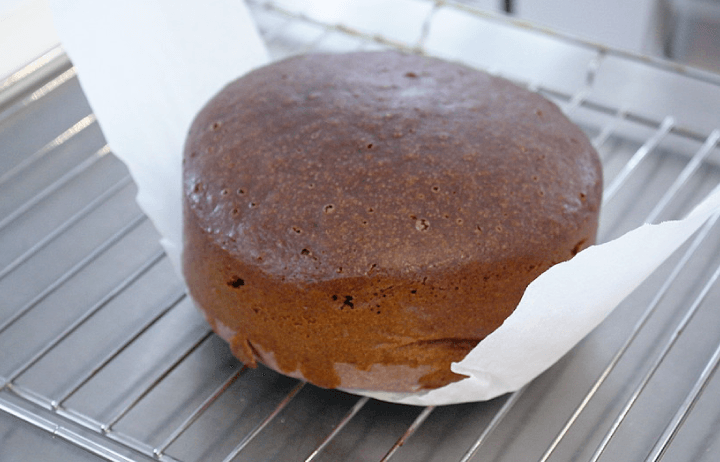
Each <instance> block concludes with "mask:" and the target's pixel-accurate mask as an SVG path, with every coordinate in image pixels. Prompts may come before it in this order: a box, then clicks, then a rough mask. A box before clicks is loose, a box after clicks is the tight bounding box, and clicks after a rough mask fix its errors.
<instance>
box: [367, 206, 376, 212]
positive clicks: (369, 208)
mask: <svg viewBox="0 0 720 462" xmlns="http://www.w3.org/2000/svg"><path fill="white" fill-rule="evenodd" d="M367 211H368V213H373V212H374V211H375V209H374V208H372V207H368V209H367Z"/></svg>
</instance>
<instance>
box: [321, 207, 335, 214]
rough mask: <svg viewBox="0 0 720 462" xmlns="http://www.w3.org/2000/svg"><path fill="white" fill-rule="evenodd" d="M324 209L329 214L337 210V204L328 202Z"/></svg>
mask: <svg viewBox="0 0 720 462" xmlns="http://www.w3.org/2000/svg"><path fill="white" fill-rule="evenodd" d="M323 211H324V212H325V213H327V214H328V215H329V214H331V213H333V212H334V211H335V206H334V205H333V204H328V205H326V206H325V207H324V208H323Z"/></svg>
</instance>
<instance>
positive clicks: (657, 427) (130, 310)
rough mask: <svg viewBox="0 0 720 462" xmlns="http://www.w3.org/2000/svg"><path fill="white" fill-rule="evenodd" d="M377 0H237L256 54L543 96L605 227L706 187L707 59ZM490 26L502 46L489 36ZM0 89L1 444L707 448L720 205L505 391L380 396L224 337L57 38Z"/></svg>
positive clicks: (577, 454)
mask: <svg viewBox="0 0 720 462" xmlns="http://www.w3.org/2000/svg"><path fill="white" fill-rule="evenodd" d="M298 5H300V6H298ZM394 5H396V6H397V5H399V6H397V7H398V8H402V9H403V12H405V13H407V14H406V15H404V19H405V20H406V21H405V22H404V23H403V24H405V25H403V26H402V27H399V26H398V27H395V25H397V23H398V21H397V20H395V21H394V22H393V23H392V24H390V25H389V26H388V24H386V22H383V21H381V20H380V19H381V18H379V16H377V15H376V16H375V17H373V21H375V22H373V21H360V20H358V21H356V22H353V20H354V19H352V18H354V17H352V18H351V19H349V20H348V19H347V18H345V19H342V20H340V21H335V20H333V19H332V18H330V19H328V18H329V17H328V16H327V14H321V13H322V12H318V11H316V10H314V9H313V8H311V7H310V6H308V5H306V4H304V3H303V4H298V3H297V2H295V3H293V7H290V6H286V5H283V4H282V2H279V1H278V2H266V3H256V2H250V3H249V6H250V8H251V12H252V14H253V16H254V17H255V19H256V21H257V24H258V28H259V30H260V32H261V34H262V36H263V38H264V39H265V41H266V43H267V44H268V47H269V50H270V52H271V55H272V57H273V59H280V58H282V57H285V56H288V55H292V54H297V53H306V52H312V51H326V50H327V51H345V50H347V51H350V50H358V49H375V48H398V49H402V50H405V51H408V52H413V53H423V54H430V55H437V56H442V57H447V58H451V59H456V60H460V61H464V62H467V63H469V64H470V65H474V66H476V67H481V68H484V69H485V70H487V71H489V72H492V73H495V74H498V75H503V76H505V77H508V78H510V79H512V80H515V81H517V82H519V83H520V84H522V85H525V86H527V87H528V88H530V89H531V90H533V91H537V92H539V93H541V94H543V95H544V96H546V97H548V98H550V99H552V100H554V101H555V102H556V103H557V104H558V105H559V106H560V107H561V108H563V109H564V110H565V112H566V113H567V114H568V115H569V116H570V117H571V118H572V119H573V120H574V121H575V122H576V123H578V124H579V125H580V126H581V127H582V128H583V129H584V130H585V131H586V133H587V134H588V136H589V137H590V138H591V140H592V141H593V143H594V144H595V146H596V147H597V148H598V150H599V152H600V154H601V156H602V159H603V163H604V169H605V176H606V185H605V191H606V192H605V197H604V206H603V207H604V208H603V215H602V217H601V222H602V226H601V230H600V240H601V241H607V240H610V239H612V238H614V237H617V236H619V235H621V234H622V233H624V232H626V231H628V230H629V229H632V228H634V227H636V226H639V225H640V224H642V223H644V222H657V221H660V220H665V219H673V218H678V217H682V216H683V215H684V214H685V213H687V212H688V211H689V210H690V209H691V208H692V206H693V205H694V204H696V203H697V202H699V200H701V199H702V198H703V197H704V196H705V195H706V194H707V193H708V192H709V191H711V190H712V189H713V188H715V187H716V186H717V185H718V183H720V167H719V164H718V161H719V160H720V158H719V156H720V152H719V151H720V149H719V147H718V142H719V140H720V129H719V128H720V116H718V115H717V114H713V113H712V111H709V110H708V109H707V105H708V104H712V103H713V102H716V101H717V102H720V78H719V77H718V76H716V75H714V74H710V73H705V72H702V71H698V70H694V69H691V68H684V67H679V66H676V65H673V64H670V63H667V62H664V61H660V60H653V59H648V58H646V57H642V56H636V55H633V54H631V53H626V52H620V51H616V50H608V49H606V48H604V47H601V46H597V45H593V44H589V43H585V42H582V41H580V40H576V39H572V38H567V37H562V36H559V35H558V34H554V33H552V32H548V31H541V30H536V29H533V28H531V27H528V26H527V25H521V24H518V23H514V22H511V21H508V20H506V19H503V18H500V17H496V16H493V15H489V14H487V13H484V12H481V11H478V10H475V9H473V8H472V7H471V6H468V4H467V3H462V4H461V3H452V2H444V1H437V2H424V1H411V0H406V1H400V2H398V3H397V4H394ZM383 14H384V13H383ZM448 31H453V34H451V35H448ZM487 34H495V35H497V36H498V37H500V38H501V39H502V40H503V41H504V42H503V43H500V44H498V43H496V44H491V45H488V46H490V47H491V48H492V47H494V48H498V47H499V48H501V51H500V52H502V53H503V54H507V53H508V49H509V50H510V55H511V56H512V52H515V53H516V54H517V56H516V59H514V60H506V59H505V58H502V59H501V57H498V55H497V53H500V52H497V53H495V52H494V51H492V50H491V49H488V48H483V46H484V45H483V43H484V42H483V41H481V40H478V38H479V37H487V36H488V35H487ZM461 39H462V40H461ZM501 45H502V46H501ZM527 46H530V47H540V49H541V51H544V52H545V53H546V55H545V57H544V58H543V59H545V61H544V62H543V59H540V60H535V61H533V59H532V58H531V57H528V56H529V55H527V52H526V50H524V48H525V47H527ZM503 47H504V48H503ZM494 48H493V49H494ZM506 48H507V49H506ZM536 51H537V49H531V50H530V52H531V54H536ZM523 53H525V54H523ZM553 57H554V58H553ZM525 58H527V59H525ZM551 58H553V59H555V60H556V61H557V60H558V59H559V60H560V61H561V63H562V66H560V67H561V68H560V69H555V68H554V67H556V66H555V64H553V65H552V66H551V65H549V64H548V63H555V62H556V61H553V60H552V59H551ZM536 61H537V62H536ZM533 66H535V67H533ZM548 67H550V68H552V69H549V70H548ZM618 82H621V83H623V85H622V86H620V87H618V86H617V83H618ZM633 82H641V83H642V86H641V87H639V86H638V85H635V84H634V83H633ZM626 87H630V89H631V90H632V91H631V92H630V93H628V92H625V88H626ZM645 87H647V88H645ZM0 89H2V92H0V140H2V143H0V190H2V191H3V194H2V196H0V249H1V251H0V300H2V303H1V304H0V411H2V412H0V459H2V460H6V459H7V460H15V458H16V459H18V460H20V459H23V460H29V458H32V457H31V456H32V454H40V453H42V454H53V455H54V457H55V458H56V459H62V458H66V459H68V460H70V459H72V460H110V461H151V460H156V461H157V460H160V461H183V462H185V461H188V462H189V461H209V460H218V461H226V462H230V461H242V460H248V461H258V460H283V461H290V460H305V461H311V460H312V461H322V460H328V461H336V460H357V461H378V460H382V461H402V460H411V461H448V460H459V461H462V462H468V461H472V460H493V461H501V460H502V461H505V460H508V461H510V460H513V461H514V460H541V461H549V460H563V461H564V460H592V461H596V460H648V461H650V460H652V461H656V460H698V461H701V460H708V461H709V460H717V458H718V456H720V439H719V438H718V436H717V435H718V434H720V432H718V427H720V400H719V399H718V398H717V396H720V395H718V391H719V390H718V387H720V381H719V380H718V379H717V378H716V374H715V372H716V370H717V366H718V362H719V361H720V330H718V329H717V328H716V327H715V326H718V325H720V310H718V309H717V305H718V302H720V287H718V282H717V280H718V278H719V277H720V266H719V265H720V248H719V247H720V229H718V226H717V218H718V217H717V216H715V217H713V219H712V220H711V221H709V222H708V223H707V224H706V225H705V226H704V227H703V228H702V229H701V230H700V231H698V233H697V234H696V235H695V236H694V237H693V239H692V240H691V242H689V243H687V245H685V246H683V247H682V248H681V249H680V250H679V251H678V252H677V253H676V254H675V255H673V256H672V257H671V258H670V259H669V261H668V262H667V263H666V264H664V265H663V266H662V267H661V268H659V269H658V271H656V272H655V273H654V274H653V275H652V276H651V277H650V278H649V279H648V281H647V282H646V283H644V284H643V285H642V286H641V287H640V288H638V290H637V291H635V292H634V293H633V294H632V295H631V296H630V297H629V298H628V299H627V300H626V301H625V302H623V303H622V304H621V305H620V306H619V307H618V308H617V309H616V310H615V312H613V314H612V315H611V316H610V317H609V318H608V319H607V320H606V322H604V323H603V324H602V325H601V326H600V327H598V329H596V330H595V331H594V332H593V333H591V335H589V336H588V337H587V338H586V339H585V340H583V341H582V342H581V343H580V344H579V345H578V346H577V347H576V348H575V349H573V350H572V351H571V352H570V353H569V354H568V355H566V356H565V357H564V358H562V359H561V360H560V361H559V362H558V363H557V364H556V365H555V366H553V367H552V368H551V369H550V370H548V371H547V372H546V373H544V374H542V375H541V376H540V377H538V378H537V379H536V380H535V381H533V382H532V383H530V384H529V385H527V386H526V387H524V388H523V389H521V390H520V391H517V392H515V393H511V394H509V395H507V396H503V397H500V398H497V399H494V400H491V401H488V402H484V403H471V404H463V405H453V406H440V407H427V408H419V407H413V406H403V405H397V404H390V403H383V402H380V401H376V400H372V399H368V398H364V397H357V396H353V395H349V394H345V393H342V392H339V391H333V390H323V389H319V388H317V387H314V386H312V385H309V384H304V383H302V382H298V381H296V380H294V379H290V378H287V377H284V376H281V375H278V374H276V373H274V372H272V371H270V370H268V369H266V368H264V367H262V366H261V367H259V368H258V369H248V368H246V367H244V366H243V365H242V364H241V363H239V362H238V361H237V360H236V359H235V358H233V357H232V355H231V354H230V352H229V350H228V348H227V346H226V345H225V344H224V343H223V342H222V341H221V340H219V339H218V337H217V336H215V335H214V334H212V332H211V331H210V330H209V328H208V326H207V325H206V323H205V322H204V321H203V319H202V318H201V316H200V315H199V314H198V312H197V311H196V310H195V309H194V307H193V306H192V304H191V302H190V301H189V300H188V298H187V297H186V296H185V292H184V288H183V286H182V283H181V281H179V280H178V278H177V277H176V275H175V273H174V272H173V270H172V268H171V267H170V264H169V263H168V262H167V259H166V258H165V256H164V254H163V253H162V250H161V248H160V246H159V244H158V236H157V234H156V232H155V230H154V229H153V228H152V226H151V224H150V223H149V221H148V220H147V219H146V217H145V216H144V215H143V214H142V213H141V212H140V210H139V209H138V208H137V206H136V204H135V202H134V200H133V198H134V194H135V186H134V184H133V183H132V180H131V178H130V177H129V175H128V172H127V170H126V169H125V166H124V165H123V164H122V163H121V162H119V161H118V160H117V159H116V158H115V157H114V156H113V155H112V153H111V152H110V149H109V148H108V147H107V146H106V145H105V141H104V139H103V137H102V133H101V132H100V130H99V128H98V126H97V121H96V120H95V118H94V116H93V114H92V112H91V110H90V108H89V107H88V105H87V103H86V102H85V99H84V97H83V95H82V90H81V89H80V87H79V85H78V82H77V79H76V75H75V70H74V68H73V67H72V64H71V63H70V62H69V61H68V60H67V58H66V57H65V56H64V54H63V53H62V50H59V49H57V50H52V51H51V52H49V53H48V54H47V55H45V56H43V57H41V58H39V59H38V60H37V61H36V62H35V63H32V64H31V65H30V66H28V68H26V69H24V70H22V71H20V72H19V73H18V74H16V75H14V76H12V77H11V78H10V79H8V80H6V82H4V83H3V84H2V86H0ZM666 94H671V95H674V96H675V97H674V98H664V97H663V95H666ZM648 95H653V98H652V99H649V97H648ZM661 103H662V104H661ZM715 107H718V106H715ZM38 451H40V452H38ZM42 451H46V452H44V453H43V452H42Z"/></svg>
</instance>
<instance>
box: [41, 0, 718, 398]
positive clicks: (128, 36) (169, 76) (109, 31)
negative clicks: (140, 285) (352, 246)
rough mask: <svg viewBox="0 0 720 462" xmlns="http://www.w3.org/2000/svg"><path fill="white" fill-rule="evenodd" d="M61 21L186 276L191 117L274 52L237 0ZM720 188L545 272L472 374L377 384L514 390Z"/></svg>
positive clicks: (145, 7) (477, 394)
mask: <svg viewBox="0 0 720 462" xmlns="http://www.w3.org/2000/svg"><path fill="white" fill-rule="evenodd" d="M51 5H52V9H53V15H54V20H55V26H56V28H57V31H58V34H59V36H60V39H61V41H62V44H63V46H64V48H65V50H66V52H67V53H68V55H69V56H70V58H71V60H72V61H73V63H74V64H75V66H76V68H77V71H78V77H79V79H80V83H81V85H82V87H83V90H84V92H85V94H86V96H87V98H88V100H89V102H90V105H91V106H92V108H93V111H94V113H95V114H96V116H97V117H98V121H99V123H100V126H101V128H102V131H103V133H104V135H105V138H106V139H107V141H108V144H109V146H110V148H111V149H112V151H113V152H114V153H115V154H116V155H117V156H118V157H119V158H120V159H122V160H123V161H124V162H125V163H126V164H127V166H128V168H129V169H130V172H131V174H132V176H133V178H134V179H135V182H136V183H137V185H138V188H139V193H138V203H139V204H140V206H141V207H142V208H143V210H144V211H145V213H147V214H148V216H149V217H150V218H151V220H152V221H153V223H154V224H155V226H156V228H157V229H158V231H159V232H160V234H161V235H162V243H163V246H164V247H165V249H166V251H167V253H168V255H169V257H170V258H171V259H172V261H173V263H174V265H175V268H176V269H177V270H178V274H180V271H179V269H180V253H181V250H182V216H181V213H182V191H181V176H182V175H181V168H182V148H183V143H184V141H185V136H186V133H187V130H188V128H189V126H190V123H191V121H192V119H193V117H194V116H195V114H196V113H197V111H199V109H200V108H201V107H202V105H203V104H204V103H205V102H206V101H207V100H208V99H209V98H210V97H211V96H212V95H213V94H215V93H216V92H217V91H218V90H219V89H220V88H221V87H222V86H223V85H224V84H225V83H227V82H229V81H231V80H233V79H234V78H236V77H238V76H240V75H242V74H244V73H246V72H247V71H248V70H250V69H252V68H255V67H257V66H259V65H262V64H264V63H266V62H267V54H266V51H265V49H264V46H263V44H262V42H261V40H260V38H259V35H258V34H257V31H256V29H255V27H254V24H253V22H252V19H251V17H250V15H249V13H248V11H247V9H246V8H245V6H244V4H243V3H242V2H241V1H238V0H232V1H228V0H211V1H197V0H193V1H187V0H182V1H172V0H123V1H117V0H108V1H102V2H99V1H96V0H52V1H51ZM718 212H720V189H716V190H715V191H714V192H713V193H711V194H710V195H709V196H708V197H707V198H706V199H705V201H704V202H703V203H702V204H700V205H699V206H698V207H697V208H696V209H695V210H694V211H693V212H692V213H691V214H690V215H689V216H688V217H687V218H686V219H684V220H679V221H672V222H665V223H661V224H658V225H644V226H641V227H640V228H638V229H635V230H633V231H631V232H629V233H627V234H626V235H624V236H622V237H621V238H619V239H616V240H614V241H612V242H609V243H606V244H603V245H598V246H594V247H591V248H589V249H587V250H585V251H583V252H581V253H579V254H578V255H577V256H576V257H575V258H573V259H572V260H571V261H568V262H565V263H561V264H559V265H556V266H554V267H553V268H551V269H550V270H548V271H547V272H546V273H544V274H543V275H541V276H540V277H539V278H538V279H537V280H535V281H534V282H533V283H532V284H531V285H530V286H529V287H528V289H527V291H526V292H525V295H524V297H523V299H522V301H521V303H520V305H519V306H518V308H517V309H516V311H515V312H514V313H513V315H512V316H510V317H509V318H508V319H507V320H506V322H505V323H504V324H503V325H502V326H501V327H500V328H499V329H498V330H497V331H495V332H494V333H492V334H491V335H490V336H488V337H487V338H486V339H485V340H483V341H482V342H481V343H480V344H479V345H478V346H477V347H476V348H475V349H474V350H472V351H471V352H470V354H468V356H467V357H466V358H465V359H463V360H462V361H460V362H459V363H456V364H454V365H453V370H454V371H455V372H458V373H460V374H466V375H469V376H470V378H468V379H465V380H462V381H460V382H457V383H454V384H451V385H448V386H446V387H443V388H440V389H438V390H433V391H431V392H428V393H424V394H413V395H391V394H385V393H367V394H368V395H370V396H374V397H377V398H380V399H384V400H388V401H396V402H402V403H407V404H417V405H440V404H450V403H459V402H467V401H479V400H487V399H490V398H493V397H496V396H498V395H501V394H504V393H507V392H509V391H514V390H517V389H519V388H520V387H522V386H523V385H525V384H526V383H528V382H529V381H530V380H532V379H533V378H535V377H536V376H537V375H539V374H540V373H541V372H543V371H544V370H546V369H547V368H548V367H550V366H551V365H552V364H553V363H555V362H556V361H557V360H558V359H559V358H560V357H561V356H562V355H564V354H565V353H566V352H567V351H568V350H570V349H571V348H572V347H573V346H574V345H575V344H577V342H578V341H580V340H581V339H582V338H583V337H584V336H585V335H587V333H589V332H590V331H591V330H592V329H594V328H595V327H596V326H597V325H598V324H599V323H600V322H601V321H602V320H603V319H605V317H606V316H607V315H608V314H609V313H610V312H611V311H612V310H613V309H614V308H615V306H617V304H618V303H620V301H621V300H622V299H623V298H625V297H626V296H627V295H628V294H629V293H630V292H632V291H633V290H634V289H635V288H636V287H637V286H638V285H639V284H640V283H641V282H642V281H643V280H644V279H645V278H647V276H649V275H650V273H652V272H653V271H654V270H655V268H657V267H658V266H659V265H660V264H661V263H662V262H663V261H664V260H665V259H666V258H667V257H668V256H670V254H672V253H673V252H674V251H675V250H676V249H677V248H678V247H679V246H680V245H681V244H682V243H683V242H685V241H686V240H687V239H688V238H689V237H690V236H691V235H692V234H693V233H694V232H695V231H696V230H697V229H698V228H699V227H700V226H702V224H703V223H704V222H705V221H707V220H708V219H709V218H710V217H711V216H712V215H713V214H715V213H718Z"/></svg>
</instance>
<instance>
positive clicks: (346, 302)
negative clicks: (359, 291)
mask: <svg viewBox="0 0 720 462" xmlns="http://www.w3.org/2000/svg"><path fill="white" fill-rule="evenodd" d="M343 306H347V307H349V308H351V309H352V308H355V304H354V303H353V297H352V295H346V296H345V300H344V301H343Z"/></svg>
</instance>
